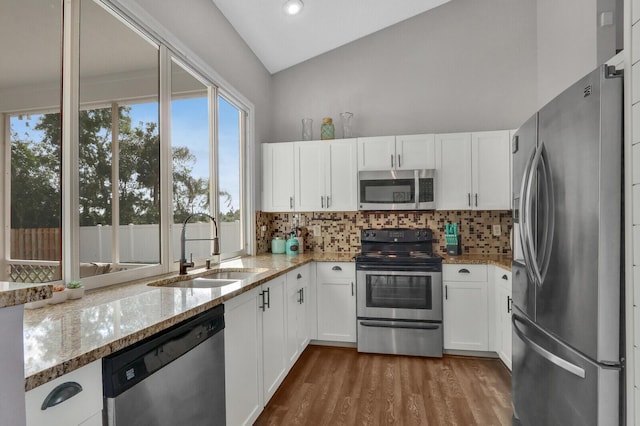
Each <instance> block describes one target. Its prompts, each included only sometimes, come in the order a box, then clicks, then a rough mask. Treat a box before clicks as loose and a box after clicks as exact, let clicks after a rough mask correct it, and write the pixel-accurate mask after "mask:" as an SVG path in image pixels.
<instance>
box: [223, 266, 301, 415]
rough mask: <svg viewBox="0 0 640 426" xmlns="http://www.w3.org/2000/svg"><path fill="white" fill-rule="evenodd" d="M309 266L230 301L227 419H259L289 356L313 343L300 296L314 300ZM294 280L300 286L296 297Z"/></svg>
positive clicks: (286, 367)
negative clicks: (310, 339)
mask: <svg viewBox="0 0 640 426" xmlns="http://www.w3.org/2000/svg"><path fill="white" fill-rule="evenodd" d="M310 270H311V269H310V267H309V266H308V265H304V266H302V267H300V268H297V269H295V270H293V271H291V272H289V273H288V274H286V275H281V276H279V277H277V278H275V279H273V280H271V281H268V282H266V283H264V284H262V286H260V287H257V288H255V289H253V290H251V291H249V292H246V293H244V294H241V295H239V296H237V297H234V298H232V299H231V300H229V301H227V302H225V332H224V336H225V391H226V410H227V424H228V425H251V424H253V423H254V422H255V420H256V419H257V418H258V416H259V415H260V413H261V412H262V409H263V408H264V406H265V405H266V404H267V403H268V402H269V400H270V399H271V397H272V396H273V394H274V393H275V392H276V390H277V389H278V386H280V384H281V383H282V381H283V380H284V378H285V376H286V375H287V373H288V371H289V368H290V367H291V365H292V362H290V360H291V359H293V360H294V362H295V359H297V357H298V356H299V355H300V353H301V352H302V351H303V350H304V347H305V346H306V344H307V343H308V341H309V334H308V326H307V324H308V323H309V322H308V319H307V318H306V317H305V315H306V312H307V310H306V304H304V303H297V301H298V300H299V298H298V297H302V298H303V300H309V301H310V302H311V301H313V298H312V297H309V299H305V297H306V294H305V293H306V292H307V289H308V287H309V286H308V283H309V282H310V281H309V278H310V277H309V273H310V272H309V271H310ZM298 275H300V276H301V279H298V278H297V276H298ZM289 277H291V278H289ZM303 278H304V279H303ZM288 279H289V281H290V282H291V283H292V284H291V285H288V284H289V281H287V280H288ZM291 286H293V287H295V288H296V290H295V291H293V292H292V294H291V296H292V298H290V297H289V296H290V292H289V288H290V287H291ZM297 289H300V290H302V291H300V292H298V291H297ZM309 296H311V295H309ZM291 351H293V352H295V353H296V355H294V356H292V357H293V358H291V357H290V353H291Z"/></svg>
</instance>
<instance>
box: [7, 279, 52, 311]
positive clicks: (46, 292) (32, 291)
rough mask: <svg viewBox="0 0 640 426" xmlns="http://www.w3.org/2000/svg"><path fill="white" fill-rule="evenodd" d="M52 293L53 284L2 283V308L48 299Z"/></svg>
mask: <svg viewBox="0 0 640 426" xmlns="http://www.w3.org/2000/svg"><path fill="white" fill-rule="evenodd" d="M52 293H53V285H51V284H28V283H14V282H0V308H9V307H12V306H19V305H24V304H25V303H30V302H37V301H39V300H44V299H48V298H50V297H51V294H52Z"/></svg>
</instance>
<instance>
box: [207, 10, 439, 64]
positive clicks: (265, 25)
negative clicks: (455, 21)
mask: <svg viewBox="0 0 640 426" xmlns="http://www.w3.org/2000/svg"><path fill="white" fill-rule="evenodd" d="M212 1H213V3H215V5H216V6H217V7H218V9H220V11H221V12H222V13H223V14H224V16H225V17H226V18H227V20H228V21H229V22H230V23H231V25H233V27H234V28H235V30H236V31H237V32H238V33H239V34H240V36H241V37H242V38H243V39H244V41H245V42H246V43H247V44H248V45H249V47H250V48H251V50H253V52H254V53H255V54H256V56H257V57H258V59H260V61H262V63H263V64H264V66H265V67H266V68H267V70H269V72H270V73H272V74H273V73H276V72H278V71H281V70H283V69H285V68H288V67H291V66H293V65H296V64H298V63H300V62H304V61H306V60H307V59H310V58H313V57H314V56H317V55H320V54H322V53H325V52H328V51H330V50H332V49H335V48H337V47H340V46H342V45H344V44H347V43H349V42H351V41H354V40H357V39H359V38H361V37H364V36H367V35H369V34H372V33H374V32H376V31H379V30H381V29H383V28H386V27H389V26H391V25H393V24H396V23H398V22H400V21H404V20H405V19H408V18H411V17H412V16H415V15H418V14H421V13H423V12H426V11H428V10H430V9H432V8H434V7H437V6H440V5H441V4H444V3H446V2H448V1H449V0H302V1H303V2H304V8H303V9H302V12H300V13H299V14H298V15H295V16H287V15H285V13H284V12H283V11H282V6H283V4H284V2H285V0H212Z"/></svg>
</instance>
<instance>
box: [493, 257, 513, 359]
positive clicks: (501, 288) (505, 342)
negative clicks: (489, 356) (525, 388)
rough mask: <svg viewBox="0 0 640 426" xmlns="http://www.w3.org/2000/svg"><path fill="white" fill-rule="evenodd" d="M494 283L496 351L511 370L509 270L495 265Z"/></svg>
mask: <svg viewBox="0 0 640 426" xmlns="http://www.w3.org/2000/svg"><path fill="white" fill-rule="evenodd" d="M495 271H496V272H495V278H494V279H495V284H496V287H495V288H496V298H495V301H496V311H497V315H496V329H497V342H496V346H497V349H496V352H497V353H498V356H499V357H500V359H501V360H502V362H504V364H505V365H506V366H507V368H509V370H511V332H512V329H511V308H512V299H511V272H510V271H507V270H505V269H502V268H498V267H496V270H495Z"/></svg>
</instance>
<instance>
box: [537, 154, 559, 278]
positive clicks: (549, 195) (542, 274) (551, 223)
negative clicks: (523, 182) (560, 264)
mask: <svg viewBox="0 0 640 426" xmlns="http://www.w3.org/2000/svg"><path fill="white" fill-rule="evenodd" d="M540 168H541V175H542V188H544V197H545V202H546V209H545V211H544V223H545V225H546V226H545V228H544V234H543V235H544V236H543V240H542V241H541V243H540V248H541V249H542V252H541V253H540V256H541V262H540V267H539V268H538V270H539V272H538V277H539V278H540V285H542V283H543V282H544V280H545V278H546V276H547V271H548V270H549V263H550V261H551V248H552V246H553V233H554V230H555V215H554V212H555V201H554V193H553V177H552V176H551V165H550V164H549V154H548V153H547V149H546V148H545V146H544V142H542V143H541V145H540ZM535 266H536V267H538V263H537V262H536V264H535Z"/></svg>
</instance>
